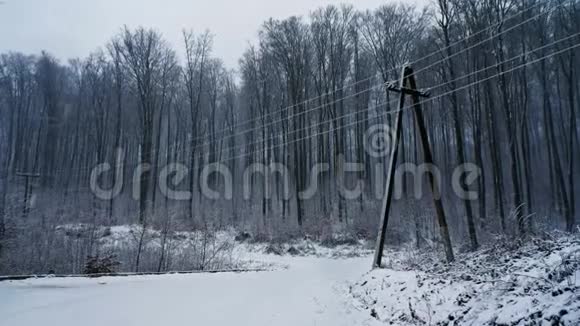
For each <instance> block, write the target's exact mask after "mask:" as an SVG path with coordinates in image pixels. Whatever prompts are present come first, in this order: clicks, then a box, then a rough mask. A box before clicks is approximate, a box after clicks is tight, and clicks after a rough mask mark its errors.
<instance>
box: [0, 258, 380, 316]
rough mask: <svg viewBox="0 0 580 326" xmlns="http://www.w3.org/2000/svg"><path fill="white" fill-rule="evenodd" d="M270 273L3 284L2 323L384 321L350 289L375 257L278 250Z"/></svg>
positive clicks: (0, 287) (0, 293)
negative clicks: (356, 301) (283, 253)
mask: <svg viewBox="0 0 580 326" xmlns="http://www.w3.org/2000/svg"><path fill="white" fill-rule="evenodd" d="M262 258H264V259H266V260H272V261H274V260H275V261H276V262H278V263H279V264H280V265H286V266H288V267H287V268H278V269H276V270H273V271H269V272H249V273H222V274H192V275H163V276H139V277H121V278H110V277H107V278H94V279H86V278H52V279H29V280H24V281H12V282H2V283H0V325H7V326H8V325H9V326H37V325H55V326H56V325H58V326H69V325H83V326H92V325H95V326H102V325H119V326H128V325H136V326H137V325H138V326H148V325H152V326H159V325H227V326H229V325H252V326H261V325H264V326H273V325H276V326H283V325H289V326H290V325H291V326H296V325H301V326H302V325H304V326H306V325H332V326H339V325H345V326H353V325H378V324H379V323H378V322H377V321H376V320H375V319H374V318H372V317H371V316H370V315H369V314H368V312H367V311H365V310H358V309H357V308H355V306H354V305H352V303H351V301H350V299H349V296H348V287H349V282H350V281H354V280H356V279H357V278H358V277H360V275H362V274H363V273H365V272H366V271H368V269H369V265H370V262H371V260H370V258H369V257H364V258H348V259H329V258H320V257H288V256H284V257H274V256H272V255H269V256H263V257H262Z"/></svg>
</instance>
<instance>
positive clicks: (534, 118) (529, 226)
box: [0, 0, 580, 269]
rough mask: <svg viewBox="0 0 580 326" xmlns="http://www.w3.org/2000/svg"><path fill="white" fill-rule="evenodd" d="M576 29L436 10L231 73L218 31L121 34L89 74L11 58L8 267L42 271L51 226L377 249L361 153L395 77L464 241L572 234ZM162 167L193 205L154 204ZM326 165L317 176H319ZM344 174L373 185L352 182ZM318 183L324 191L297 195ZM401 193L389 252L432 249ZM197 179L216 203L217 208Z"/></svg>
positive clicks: (307, 38)
mask: <svg viewBox="0 0 580 326" xmlns="http://www.w3.org/2000/svg"><path fill="white" fill-rule="evenodd" d="M579 32H580V2H578V1H576V0H573V1H564V0H533V1H529V0H526V1H520V0H461V1H460V0H439V1H438V2H437V3H436V4H432V5H430V6H428V7H426V8H416V7H413V6H411V5H407V4H386V5H384V6H382V7H380V8H378V9H376V10H369V11H364V12H361V11H357V10H355V9H353V8H352V7H350V6H347V5H343V6H338V7H337V6H328V7H325V8H320V9H317V10H315V11H313V12H312V13H311V14H310V15H309V16H308V17H290V18H288V19H284V20H273V19H270V20H268V21H266V22H265V23H264V24H263V26H262V28H261V29H260V31H259V38H258V41H257V42H256V43H255V44H253V45H251V46H249V47H248V49H247V50H246V51H245V53H244V54H243V56H242V58H241V59H240V63H239V67H238V68H237V69H236V70H231V69H228V68H226V67H225V66H224V64H223V63H222V61H221V60H220V59H219V58H216V57H215V55H214V54H213V52H212V39H213V35H212V34H211V33H210V32H205V33H201V34H195V33H193V32H189V31H184V33H183V44H181V46H180V47H179V48H175V49H174V48H172V47H170V46H169V45H168V44H167V43H166V42H165V40H164V38H163V36H162V35H161V34H160V33H159V32H157V31H155V30H151V29H147V28H137V29H134V30H131V29H128V28H123V29H121V30H120V32H119V33H118V35H116V36H114V37H113V38H112V39H111V41H110V42H109V43H107V44H105V45H103V47H102V48H100V49H99V50H97V51H95V52H94V53H93V54H91V55H90V56H89V57H88V58H84V59H73V60H69V61H66V62H63V61H61V60H58V59H56V58H55V57H53V56H51V55H50V54H49V53H46V52H42V53H41V54H39V55H27V54H22V53H18V52H10V53H5V54H2V55H1V56H0V126H1V129H0V153H2V155H1V156H0V164H1V165H0V236H1V237H0V244H1V245H2V247H0V255H8V256H10V255H16V254H18V255H20V254H21V253H20V251H19V250H18V249H15V248H25V249H22V250H26V251H27V252H29V253H30V256H31V257H38V258H34V259H39V260H41V259H48V258H46V257H45V256H50V255H53V254H56V253H55V252H56V251H57V250H56V249H57V248H52V247H51V246H52V244H54V243H55V242H52V239H53V237H54V235H53V234H54V233H55V232H56V231H55V230H56V226H58V225H62V224H67V223H87V224H91V225H116V224H125V223H140V224H142V225H146V226H151V227H156V228H163V229H165V230H167V229H168V228H171V229H172V230H177V229H184V228H197V229H199V228H221V227H227V226H233V227H236V228H238V229H242V230H248V231H251V232H252V233H253V234H255V235H259V236H261V237H263V238H264V239H272V238H284V237H288V236H294V235H298V234H310V235H314V236H319V237H328V236H330V235H332V234H336V233H337V232H346V233H350V234H356V235H357V236H366V237H374V235H375V234H376V229H377V223H378V219H379V215H380V202H381V198H382V197H381V196H382V193H381V191H382V189H383V187H384V182H385V180H384V178H385V177H384V176H385V164H384V163H385V161H386V159H387V157H385V156H384V155H382V156H381V155H369V151H368V147H369V146H370V145H369V140H368V139H367V138H369V131H370V130H372V129H373V128H374V127H375V126H377V125H384V124H387V125H390V124H391V121H392V114H390V113H393V112H395V111H396V110H397V109H398V108H397V100H398V97H399V95H398V94H396V93H393V92H390V91H388V89H387V87H386V85H387V84H389V83H398V81H397V80H398V79H399V78H400V74H401V68H402V65H403V64H405V63H411V64H412V65H413V68H414V70H415V72H416V78H417V80H418V83H419V87H421V88H429V89H430V93H431V97H430V98H429V99H424V100H423V103H422V109H423V110H424V114H425V117H426V120H427V121H426V122H427V127H428V132H429V136H430V139H429V140H430V144H431V146H432V149H433V152H434V154H435V163H436V165H437V167H438V169H439V170H440V171H441V174H442V190H441V193H442V194H443V202H444V204H445V207H446V210H447V211H448V212H447V215H448V218H449V224H450V227H451V236H452V239H453V240H454V242H455V244H457V245H459V244H463V243H465V244H466V245H467V246H469V247H470V248H476V247H477V246H478V245H479V244H480V243H481V242H482V241H485V239H486V238H488V237H489V236H490V235H492V234H497V233H507V234H516V233H517V234H526V233H530V232H538V231H540V230H542V228H544V227H550V228H553V227H557V228H561V229H564V230H568V231H572V230H573V229H574V227H575V225H576V217H577V209H576V204H575V203H576V199H577V197H578V194H577V189H576V183H577V182H578V180H579V177H578V167H579V166H580V165H579V164H578V159H579V157H578V154H579V150H578V149H579V148H580V146H579V142H578V127H577V120H578V117H577V116H576V113H577V109H578V107H579V105H580V98H579V96H578V94H579V92H580V88H579V87H580V86H579V82H578V75H577V72H578V69H579V68H580V59H579V57H580V55H579V54H580V53H579V52H578V48H577V47H575V46H576V45H578V43H579V42H580V37H579V35H578V33H579ZM178 53H179V54H178ZM403 126H404V128H403V138H402V141H401V146H402V150H401V153H400V156H399V161H400V162H401V163H403V162H411V163H421V158H422V156H421V153H420V150H419V149H418V148H419V147H418V141H419V140H418V139H417V137H416V130H415V127H414V121H413V119H412V116H411V114H409V113H407V112H405V115H404V124H403ZM371 142H372V141H371ZM371 145H376V144H371ZM101 163H109V164H110V165H111V167H112V170H109V171H108V172H105V173H103V174H101V175H100V177H99V178H96V179H95V178H93V179H94V180H93V183H94V182H98V183H99V184H100V185H101V186H102V187H103V188H113V187H114V185H115V184H119V183H120V181H123V182H122V184H123V186H122V187H121V188H120V189H119V192H120V194H119V195H118V196H113V198H110V199H106V200H103V199H102V198H98V197H97V196H95V195H94V192H93V191H91V174H92V172H94V168H95V166H97V165H99V164H101ZM170 163H179V164H182V166H184V167H187V169H188V172H189V173H187V174H186V175H185V176H183V178H181V179H182V180H181V182H180V183H179V184H178V185H177V186H175V187H174V188H175V189H177V190H181V191H189V192H190V193H191V194H192V196H191V198H189V199H187V200H175V199H171V198H168V197H167V196H165V194H164V193H163V192H162V191H160V190H159V188H160V185H159V182H160V181H159V178H158V175H159V174H160V172H161V171H162V170H163V169H164V167H166V166H167V165H168V164H170ZM213 163H221V165H222V168H223V167H227V169H228V170H229V172H230V173H231V177H232V180H233V182H232V184H233V189H229V190H230V191H231V192H232V193H233V198H231V199H228V198H224V196H223V194H225V193H227V189H226V188H228V182H227V178H226V177H224V174H223V173H220V172H215V173H209V172H208V171H207V169H206V167H207V166H208V165H211V164H213ZM260 163H261V164H262V165H256V164H260ZM271 163H280V164H282V165H283V166H285V167H286V168H287V169H288V171H289V178H288V182H287V183H285V182H283V181H284V180H283V177H281V173H268V171H264V170H262V172H265V173H264V174H265V175H266V177H264V176H263V175H261V174H260V173H253V174H251V175H250V177H249V178H248V174H247V170H248V168H253V167H259V169H263V166H268V165H270V164H271ZM317 163H327V164H328V165H327V166H328V169H327V170H324V171H323V172H322V173H319V174H315V177H314V178H313V177H312V175H313V173H316V172H313V169H314V167H315V166H316V164H317ZM348 163H361V164H362V166H363V167H364V168H362V169H358V170H356V172H352V171H349V170H348V169H346V168H345V164H348ZM464 163H473V164H475V165H477V166H478V167H480V169H481V175H480V177H479V178H478V179H477V180H475V182H474V183H473V184H468V182H467V181H466V180H462V181H461V184H462V185H463V186H464V187H466V188H469V189H471V190H474V191H477V192H478V193H479V197H478V199H477V200H462V199H461V198H458V197H457V196H456V194H454V193H453V190H452V185H451V181H450V179H451V175H452V173H453V172H454V170H455V169H456V168H457V167H458V166H461V165H462V164H464ZM259 169H258V170H259ZM105 170H106V169H105ZM210 172H211V171H210ZM208 175H209V176H208ZM135 176H137V178H135ZM139 176H140V177H139ZM173 176H175V175H173ZM170 177H171V176H170ZM313 179H314V181H315V183H316V184H317V185H318V191H317V192H316V193H315V194H313V195H312V196H309V197H308V198H304V196H300V192H302V191H304V190H306V189H307V188H309V187H311V186H312V181H313ZM359 180H360V181H362V184H363V187H362V195H361V196H357V197H356V198H355V199H348V198H346V197H348V196H345V195H344V193H343V192H344V191H343V190H344V189H343V188H344V187H342V186H341V185H345V186H346V188H348V189H353V188H355V187H356V186H357V185H358V184H359V182H358V181H359ZM402 180H403V182H401V184H400V187H401V188H402V194H403V196H402V198H400V199H399V200H398V201H397V203H396V205H395V208H394V211H393V212H392V215H393V216H394V218H393V219H392V220H391V223H392V224H391V226H390V233H389V239H390V241H392V242H394V243H402V242H407V241H415V243H416V245H417V246H423V245H425V244H429V243H437V242H438V240H437V232H435V231H434V230H435V229H436V222H435V219H434V217H433V215H434V211H433V209H432V207H431V206H430V200H429V196H430V193H429V192H426V193H425V196H423V197H421V198H415V196H413V193H414V188H415V187H416V186H417V184H416V183H415V182H414V179H413V178H412V175H410V174H405V176H404V178H403V179H402ZM200 181H208V182H207V183H208V185H209V187H210V188H211V189H214V190H215V189H217V190H219V192H221V193H222V196H221V197H220V198H214V197H211V198H208V196H206V195H204V184H203V182H200ZM246 181H247V182H246ZM248 183H249V185H250V187H249V189H250V193H251V196H250V198H244V196H243V195H242V194H243V193H244V192H245V191H247V189H246V188H248ZM136 184H137V185H139V187H134V186H135V185H136ZM419 184H420V183H419ZM93 188H94V187H93ZM286 188H287V189H286ZM136 189H137V190H136ZM378 190H380V191H378ZM285 192H289V193H290V196H286V195H285ZM135 198H136V199H135ZM39 243H41V244H42V245H38V244H39ZM2 248H3V249H5V250H2ZM6 248H12V249H6ZM41 251H42V253H41ZM17 252H18V253H17ZM88 254H90V255H93V253H90V252H89V253H88ZM43 257H44V258H43ZM1 259H2V258H1V257H0V261H1ZM31 259H33V258H31ZM39 264H40V263H39ZM0 269H1V268H0Z"/></svg>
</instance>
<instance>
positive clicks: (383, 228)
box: [373, 67, 408, 268]
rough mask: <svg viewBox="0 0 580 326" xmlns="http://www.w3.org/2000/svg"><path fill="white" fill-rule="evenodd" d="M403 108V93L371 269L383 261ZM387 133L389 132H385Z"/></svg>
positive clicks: (397, 116)
mask: <svg viewBox="0 0 580 326" xmlns="http://www.w3.org/2000/svg"><path fill="white" fill-rule="evenodd" d="M407 72H408V71H407V69H406V67H405V68H403V71H402V72H401V81H400V84H399V87H400V89H404V88H405V82H406V80H407ZM404 106H405V92H401V96H400V97H399V108H398V111H397V113H396V115H395V132H394V135H393V136H394V138H393V139H392V143H391V146H392V149H391V156H390V158H389V175H388V177H387V184H386V186H385V187H386V188H385V198H384V199H383V208H382V216H381V225H380V226H379V235H378V237H377V244H376V247H375V258H374V260H373V268H380V267H381V261H382V259H383V249H384V246H385V235H386V234H387V225H388V224H389V211H390V210H391V203H392V201H393V188H394V186H395V170H396V168H395V165H396V163H397V155H398V153H399V141H400V139H401V129H402V125H403V120H402V119H401V115H402V113H403V107H404ZM386 132H387V133H389V132H390V130H388V129H387V130H386ZM385 137H386V138H385V139H389V138H390V137H391V135H385Z"/></svg>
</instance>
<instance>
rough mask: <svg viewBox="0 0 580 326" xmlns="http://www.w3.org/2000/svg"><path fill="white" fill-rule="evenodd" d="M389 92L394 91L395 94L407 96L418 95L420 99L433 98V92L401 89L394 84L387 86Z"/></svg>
mask: <svg viewBox="0 0 580 326" xmlns="http://www.w3.org/2000/svg"><path fill="white" fill-rule="evenodd" d="M386 87H387V89H388V90H389V91H393V92H395V93H401V92H403V93H405V95H417V96H419V97H423V98H427V97H430V96H431V91H429V90H421V89H412V88H408V87H402V88H401V87H399V86H397V85H395V84H393V83H388V84H387V85H386Z"/></svg>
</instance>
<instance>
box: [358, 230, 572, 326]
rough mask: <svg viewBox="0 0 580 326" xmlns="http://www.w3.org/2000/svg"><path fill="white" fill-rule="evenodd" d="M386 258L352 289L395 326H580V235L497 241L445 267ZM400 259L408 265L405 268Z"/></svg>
mask: <svg viewBox="0 0 580 326" xmlns="http://www.w3.org/2000/svg"><path fill="white" fill-rule="evenodd" d="M406 255H407V257H406V259H400V258H401V257H400V256H401V254H400V253H398V254H394V253H392V254H391V255H389V256H388V257H387V260H390V262H389V263H390V264H391V265H392V266H391V268H390V269H381V270H373V271H371V272H368V273H367V274H366V275H364V276H363V277H362V278H361V279H360V280H359V281H358V282H356V283H355V284H354V285H353V286H352V287H351V290H350V291H351V294H352V296H353V298H355V300H356V301H357V302H358V304H359V307H360V308H361V309H367V310H368V311H369V313H370V314H372V315H373V316H374V317H375V318H376V319H377V320H380V321H382V322H384V323H386V324H394V325H512V326H515V325H522V326H523V325H573V326H576V325H580V236H578V235H575V236H561V237H557V238H553V239H532V240H531V241H527V242H520V241H514V240H513V239H510V240H506V239H504V240H503V241H501V240H500V241H497V242H496V243H495V244H494V245H492V246H488V247H487V248H485V249H482V250H480V251H478V252H475V253H469V254H463V255H458V257H457V261H456V263H454V264H453V265H451V266H448V265H446V264H442V263H440V262H439V261H438V260H437V259H433V255H426V254H421V253H416V254H415V256H413V255H411V256H409V253H406ZM405 260H406V262H405Z"/></svg>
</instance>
